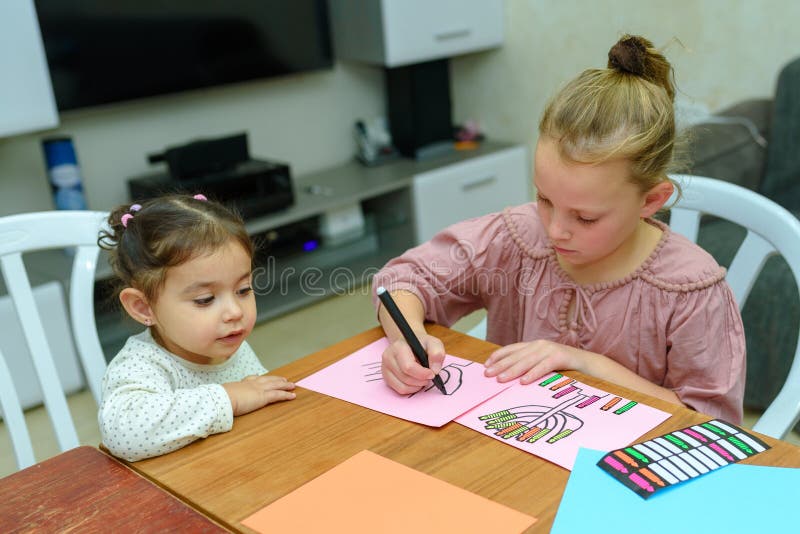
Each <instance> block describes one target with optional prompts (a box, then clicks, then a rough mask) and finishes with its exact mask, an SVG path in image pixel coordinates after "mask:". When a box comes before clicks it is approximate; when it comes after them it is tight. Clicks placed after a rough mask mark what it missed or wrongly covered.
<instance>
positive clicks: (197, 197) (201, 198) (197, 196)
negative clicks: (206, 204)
mask: <svg viewBox="0 0 800 534" xmlns="http://www.w3.org/2000/svg"><path fill="white" fill-rule="evenodd" d="M192 198H193V199H195V200H203V201H206V200H208V199H207V198H206V196H205V195H201V194H200V193H198V194H196V195H195V196H193V197H192Z"/></svg>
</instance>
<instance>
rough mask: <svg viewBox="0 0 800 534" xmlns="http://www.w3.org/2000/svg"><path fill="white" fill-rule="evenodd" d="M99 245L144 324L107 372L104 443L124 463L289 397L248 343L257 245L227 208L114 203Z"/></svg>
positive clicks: (125, 301) (185, 201)
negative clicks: (143, 328) (123, 204)
mask: <svg viewBox="0 0 800 534" xmlns="http://www.w3.org/2000/svg"><path fill="white" fill-rule="evenodd" d="M108 226H109V228H110V230H108V231H103V232H101V234H100V238H99V239H98V243H99V244H100V246H101V247H103V248H105V249H107V250H109V252H110V263H111V266H112V267H113V269H114V273H115V274H116V275H117V277H118V278H119V281H120V285H121V287H120V288H119V300H120V302H121V303H122V306H123V308H125V311H126V312H127V313H128V315H130V316H131V317H132V318H133V319H134V320H135V321H138V322H140V323H142V324H143V325H144V326H145V327H146V328H145V330H144V331H143V332H142V333H140V334H137V335H135V336H131V337H130V338H129V339H128V341H127V343H126V344H125V346H124V347H123V348H122V350H121V351H120V352H119V354H117V356H116V357H115V358H114V359H113V361H112V362H111V363H110V364H109V366H108V369H107V370H106V374H105V376H104V378H103V400H102V402H101V405H100V411H99V415H98V418H99V423H100V432H101V435H102V438H103V443H104V444H105V446H106V447H107V448H108V450H109V451H111V453H112V454H114V455H116V456H119V457H121V458H124V459H125V460H128V461H136V460H142V459H144V458H149V457H151V456H158V455H160V454H164V453H167V452H170V451H174V450H176V449H179V448H181V447H183V446H184V445H187V444H189V443H191V442H192V441H195V440H196V439H198V438H204V437H206V436H208V435H210V434H216V433H218V432H227V431H228V430H230V429H231V428H232V426H233V418H234V416H237V415H242V414H246V413H248V412H251V411H253V410H256V409H258V408H261V407H262V406H265V405H267V404H270V403H272V402H277V401H282V400H288V399H293V398H294V397H295V394H294V393H293V392H292V391H291V390H292V389H294V384H292V383H291V382H289V381H287V380H286V379H285V378H282V377H278V376H261V375H263V374H264V373H266V372H267V370H266V369H264V367H263V366H262V365H261V363H260V362H259V360H258V358H257V357H256V355H255V354H254V353H253V350H252V349H251V348H250V346H249V345H248V344H247V342H246V341H245V339H246V338H247V336H248V335H249V334H250V332H251V331H252V329H253V325H254V324H255V320H256V302H255V296H254V295H253V288H252V286H251V283H252V282H251V271H252V260H253V245H252V242H251V241H250V237H249V236H248V234H247V232H246V231H245V228H244V224H243V223H242V220H241V219H240V218H239V217H238V216H237V215H235V214H233V213H232V212H230V211H229V210H228V209H226V208H225V207H224V206H222V205H220V204H217V203H216V202H210V201H207V200H206V198H205V197H204V196H203V195H195V196H194V197H191V196H185V195H172V196H165V197H162V198H156V199H153V200H150V201H147V202H143V203H142V204H141V205H139V204H133V205H130V206H128V205H126V206H120V207H118V208H117V209H115V210H114V211H113V212H111V214H110V215H109V218H108Z"/></svg>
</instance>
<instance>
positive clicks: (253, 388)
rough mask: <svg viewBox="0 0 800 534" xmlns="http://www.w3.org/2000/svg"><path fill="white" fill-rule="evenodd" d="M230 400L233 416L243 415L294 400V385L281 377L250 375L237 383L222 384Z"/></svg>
mask: <svg viewBox="0 0 800 534" xmlns="http://www.w3.org/2000/svg"><path fill="white" fill-rule="evenodd" d="M222 387H224V388H225V391H226V392H227V393H228V397H230V399H231V406H232V407H233V415H234V416H237V415H244V414H246V413H250V412H252V411H253V410H257V409H259V408H261V407H263V406H266V405H267V404H272V403H273V402H279V401H285V400H291V399H293V398H295V394H294V393H293V392H292V390H293V389H294V383H293V382H289V381H288V380H286V379H285V378H283V377H282V376H271V375H262V376H258V375H250V376H247V377H245V378H243V379H242V380H241V381H239V382H227V383H225V384H222Z"/></svg>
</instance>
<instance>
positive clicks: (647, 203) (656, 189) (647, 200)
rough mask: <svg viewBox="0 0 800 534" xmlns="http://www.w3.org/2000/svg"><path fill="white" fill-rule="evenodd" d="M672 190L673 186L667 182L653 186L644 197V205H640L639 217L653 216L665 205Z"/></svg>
mask: <svg viewBox="0 0 800 534" xmlns="http://www.w3.org/2000/svg"><path fill="white" fill-rule="evenodd" d="M674 190H675V185H674V184H673V183H672V182H670V181H669V180H665V181H663V182H661V183H659V184H656V185H654V186H653V188H652V189H650V191H648V192H647V193H645V195H644V203H643V204H642V209H641V210H640V211H639V216H640V217H651V216H652V215H654V214H655V213H656V212H657V211H658V210H660V209H661V208H662V207H663V206H664V204H666V203H667V201H668V200H669V197H671V196H672V192H673V191H674Z"/></svg>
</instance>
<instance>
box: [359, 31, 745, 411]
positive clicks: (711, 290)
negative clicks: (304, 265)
mask: <svg viewBox="0 0 800 534" xmlns="http://www.w3.org/2000/svg"><path fill="white" fill-rule="evenodd" d="M671 78H672V68H671V66H670V64H669V63H668V62H667V60H666V59H665V58H664V56H663V55H662V54H661V53H660V52H658V51H657V50H655V49H654V48H653V45H652V43H651V42H650V41H648V40H647V39H644V38H642V37H637V36H625V37H623V38H622V39H621V40H620V41H619V42H617V43H616V44H615V45H614V47H613V48H612V49H611V51H610V52H609V54H608V68H606V69H591V70H587V71H584V72H583V73H582V74H580V75H579V76H578V77H577V78H575V79H574V80H572V81H571V82H570V83H569V84H567V85H566V86H565V87H564V88H563V89H562V90H561V91H560V92H559V93H558V94H557V95H556V96H555V98H554V99H553V100H552V101H551V102H550V103H549V104H548V106H547V108H546V109H545V112H544V114H543V116H542V119H541V121H540V123H539V141H538V144H537V147H536V153H535V161H534V184H535V186H536V190H537V202H535V203H530V204H525V205H522V206H519V207H515V208H509V209H507V210H505V211H504V212H502V213H496V214H492V215H488V216H485V217H479V218H476V219H472V220H468V221H465V222H462V223H459V224H456V225H453V226H451V227H449V228H447V229H445V230H444V231H442V232H441V233H439V234H438V235H437V236H435V237H434V238H433V239H432V240H431V241H430V242H428V243H425V244H423V245H421V246H419V247H417V248H414V249H411V250H409V251H407V252H406V253H405V254H403V255H402V256H401V257H399V258H396V259H394V260H392V261H390V262H389V263H388V264H387V265H386V266H385V267H384V269H383V270H382V271H381V272H379V273H378V274H377V275H376V276H375V278H374V282H373V284H374V286H375V287H379V286H384V287H386V288H387V289H389V290H390V291H392V295H393V296H394V298H395V300H396V301H397V303H398V305H399V306H400V307H401V309H402V310H403V313H404V314H405V315H406V317H407V318H408V319H409V323H410V324H411V326H412V328H413V329H414V330H415V331H416V333H417V335H418V336H419V338H420V340H421V342H422V343H423V345H424V346H425V348H426V349H427V351H428V353H429V356H430V363H431V369H426V368H424V367H422V366H420V365H419V364H417V362H416V361H415V360H414V357H413V355H412V354H411V351H410V349H409V347H408V345H407V344H406V343H405V341H404V340H403V338H402V336H401V335H399V332H398V331H397V329H396V327H395V326H394V325H393V323H392V321H391V319H390V318H389V317H388V315H387V314H386V312H385V311H384V310H382V309H380V307H379V302H378V301H377V298H376V299H375V304H376V307H378V308H379V319H380V321H381V324H382V325H383V327H384V330H385V331H386V334H387V336H388V337H389V339H390V341H391V345H390V347H389V348H388V349H387V350H386V352H385V353H384V355H383V364H382V370H383V377H384V380H385V381H386V383H387V384H388V385H389V386H390V387H392V388H393V389H395V390H396V391H398V392H400V393H410V392H413V391H416V390H417V389H419V388H421V387H423V386H425V385H427V384H428V382H429V380H430V379H431V378H432V377H433V375H434V374H435V373H436V372H438V370H439V368H440V367H441V364H442V361H443V358H444V349H443V346H442V343H441V341H440V340H438V339H436V338H434V337H433V336H429V335H427V334H426V332H425V329H424V326H423V321H424V320H430V321H434V322H437V323H441V324H444V325H448V326H449V325H451V324H452V323H454V322H455V321H456V320H458V319H459V318H460V317H462V316H464V315H466V314H467V313H470V312H472V311H473V310H476V309H480V308H486V309H487V314H488V330H487V339H488V340H489V341H492V342H494V343H497V344H499V345H505V346H504V347H502V348H500V349H498V350H497V351H495V352H494V353H493V354H492V355H491V356H490V357H489V358H488V360H487V361H486V375H487V376H496V377H497V379H498V380H500V381H502V382H505V381H509V380H513V379H515V378H518V377H521V378H520V381H521V382H522V383H526V384H527V383H530V382H533V381H534V380H536V379H537V378H539V377H541V376H543V375H545V374H546V373H549V372H551V371H554V370H568V369H573V370H577V371H580V372H582V373H585V374H588V375H593V376H596V377H599V378H602V379H604V380H608V381H610V382H614V383H617V384H620V385H622V386H626V387H629V388H632V389H636V390H639V391H641V392H644V393H647V394H650V395H652V396H655V397H659V398H662V399H665V400H668V401H671V402H674V403H681V404H684V405H687V406H689V407H691V408H694V409H696V410H699V411H703V412H706V413H708V414H711V415H713V416H716V417H722V418H724V419H727V420H729V421H731V422H733V423H739V422H740V421H741V418H742V396H743V392H744V378H745V375H744V373H745V344H744V332H743V328H742V322H741V317H740V315H739V311H738V308H737V306H736V303H735V302H734V298H733V295H732V293H731V291H730V288H729V287H728V285H727V284H726V282H725V270H724V269H723V268H721V267H720V266H719V265H718V264H717V263H716V262H715V261H714V259H713V258H712V257H711V256H710V255H709V254H707V253H706V252H705V251H703V250H702V249H701V248H699V247H698V246H697V245H695V244H693V243H691V242H690V241H688V240H687V239H685V238H684V237H682V236H680V235H677V234H673V233H671V232H670V230H669V228H668V227H667V226H666V225H664V224H662V223H660V222H658V221H656V220H654V219H652V218H651V217H652V216H653V215H654V214H655V213H656V212H657V211H658V210H659V209H660V208H662V206H664V204H665V203H666V202H667V200H668V199H669V198H670V195H671V194H672V192H673V189H674V187H675V184H673V183H672V182H671V181H670V179H669V178H668V176H667V169H668V167H669V165H670V163H671V159H672V156H673V148H674V143H675V119H674V113H673V98H674V87H673V83H672V79H671Z"/></svg>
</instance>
